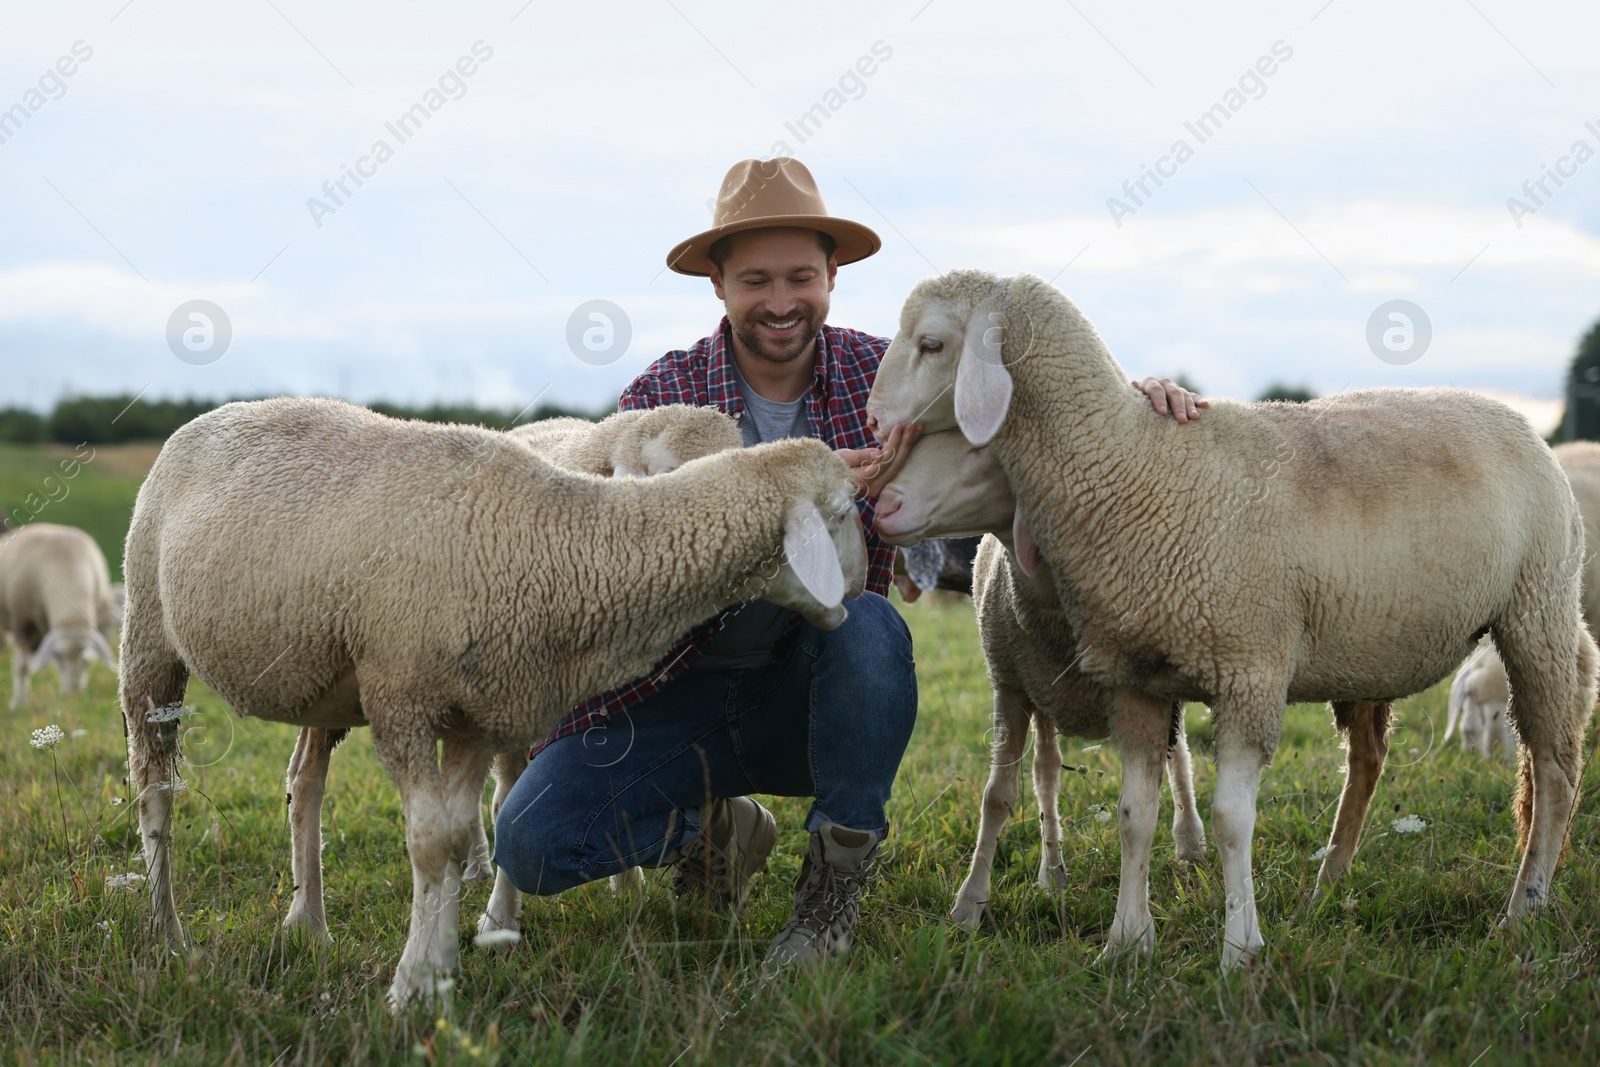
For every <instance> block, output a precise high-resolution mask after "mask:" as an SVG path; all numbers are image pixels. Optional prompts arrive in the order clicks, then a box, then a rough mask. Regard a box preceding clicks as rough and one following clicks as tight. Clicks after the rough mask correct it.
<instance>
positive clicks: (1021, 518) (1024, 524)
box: [1011, 508, 1042, 578]
mask: <svg viewBox="0 0 1600 1067" xmlns="http://www.w3.org/2000/svg"><path fill="white" fill-rule="evenodd" d="M1011 543H1012V544H1013V545H1014V546H1015V547H1016V551H1017V566H1019V567H1021V568H1022V573H1023V574H1026V575H1027V576H1028V577H1029V578H1032V577H1033V576H1034V575H1035V574H1038V573H1039V564H1040V562H1041V561H1042V557H1041V556H1040V555H1039V546H1038V545H1037V544H1036V543H1035V542H1034V540H1033V531H1032V530H1030V529H1028V519H1027V516H1025V515H1024V514H1023V513H1022V509H1021V508H1018V509H1017V515H1016V518H1014V519H1012V520H1011Z"/></svg>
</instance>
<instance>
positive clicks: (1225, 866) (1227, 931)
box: [1212, 706, 1283, 971]
mask: <svg viewBox="0 0 1600 1067" xmlns="http://www.w3.org/2000/svg"><path fill="white" fill-rule="evenodd" d="M1225 715H1226V712H1224V716H1225ZM1277 715H1278V722H1280V723H1281V722H1282V715H1283V709H1282V707H1281V706H1280V707H1279V708H1278V709H1277ZM1248 716H1249V712H1248V711H1244V712H1243V714H1241V716H1240V717H1241V718H1244V719H1246V721H1249V719H1248ZM1217 725H1218V731H1217V795H1216V799H1215V801H1214V802H1213V804H1212V817H1213V819H1214V820H1215V828H1216V839H1217V853H1218V855H1219V856H1221V858H1222V879H1223V886H1224V888H1225V890H1226V892H1227V899H1226V901H1225V902H1224V907H1225V912H1226V915H1225V919H1224V925H1223V940H1222V969H1223V970H1225V971H1226V970H1231V969H1232V968H1234V967H1237V966H1239V964H1241V963H1243V962H1244V961H1245V960H1246V959H1247V958H1249V957H1251V956H1254V955H1255V954H1256V953H1257V952H1258V951H1260V949H1261V946H1262V945H1264V944H1265V943H1266V942H1265V941H1263V940H1262V938H1261V927H1260V924H1259V923H1258V922H1257V921H1256V890H1255V879H1254V877H1253V875H1252V872H1251V869H1250V845H1251V838H1252V837H1253V836H1254V835H1255V826H1256V793H1257V791H1258V790H1259V789H1260V784H1261V768H1262V767H1263V766H1264V765H1265V763H1266V757H1267V753H1268V752H1270V751H1271V749H1270V747H1268V746H1265V745H1263V744H1261V743H1260V742H1258V741H1255V740H1252V739H1251V738H1249V737H1244V736H1238V734H1239V733H1240V731H1236V730H1231V729H1225V727H1228V726H1229V725H1230V723H1229V721H1228V718H1226V717H1219V722H1218V724H1217Z"/></svg>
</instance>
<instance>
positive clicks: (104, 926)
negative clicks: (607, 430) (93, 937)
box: [95, 920, 111, 937]
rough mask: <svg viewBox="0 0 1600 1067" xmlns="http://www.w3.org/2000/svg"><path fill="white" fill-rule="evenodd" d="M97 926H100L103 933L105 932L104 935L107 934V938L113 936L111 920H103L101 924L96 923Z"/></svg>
mask: <svg viewBox="0 0 1600 1067" xmlns="http://www.w3.org/2000/svg"><path fill="white" fill-rule="evenodd" d="M95 925H96V926H98V927H99V928H100V929H101V930H102V931H104V933H105V935H106V936H107V937H110V936H111V923H110V921H109V920H102V921H100V922H97V923H95Z"/></svg>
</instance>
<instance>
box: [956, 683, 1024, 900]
mask: <svg viewBox="0 0 1600 1067" xmlns="http://www.w3.org/2000/svg"><path fill="white" fill-rule="evenodd" d="M1029 719H1030V715H1029V708H1028V701H1027V698H1026V697H1024V696H1023V695H1022V694H1021V693H1019V692H1017V691H1016V690H1014V689H996V690H995V691H994V748H993V750H992V751H991V753H990V757H989V782H988V784H987V785H985V786H984V787H983V810H982V812H981V813H980V814H979V816H978V844H977V847H976V848H974V849H973V852H972V867H971V869H970V870H969V871H968V872H967V878H966V881H964V882H962V883H961V888H960V889H958V890H957V891H956V902H955V906H954V907H952V908H951V909H950V918H952V919H954V920H955V921H956V923H957V924H958V925H960V926H965V927H967V928H968V929H969V930H976V929H977V928H978V923H979V922H980V921H981V920H982V919H983V909H984V906H985V905H986V904H988V903H989V875H990V868H991V867H992V866H993V864H994V852H995V846H996V844H997V843H998V842H999V840H1000V831H1001V830H1002V829H1004V828H1005V825H1006V820H1007V819H1009V818H1010V817H1011V813H1012V812H1013V811H1015V810H1016V804H1017V773H1018V765H1019V764H1020V763H1021V762H1022V753H1023V750H1024V749H1025V748H1026V747H1027V745H1028V721H1029Z"/></svg>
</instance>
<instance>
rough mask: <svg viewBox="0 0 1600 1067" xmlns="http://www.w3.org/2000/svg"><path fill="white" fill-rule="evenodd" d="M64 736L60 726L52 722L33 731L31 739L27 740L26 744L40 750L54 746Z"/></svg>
mask: <svg viewBox="0 0 1600 1067" xmlns="http://www.w3.org/2000/svg"><path fill="white" fill-rule="evenodd" d="M65 736H66V735H65V734H63V733H62V732H61V727H59V726H56V725H55V724H54V723H52V724H51V725H49V726H46V727H44V728H43V729H42V730H35V731H33V737H32V739H31V740H29V742H28V744H30V745H32V746H33V747H34V748H36V749H38V750H39V751H41V752H42V751H44V750H45V749H47V748H55V747H56V746H57V745H59V744H60V743H61V739H62V738H63V737H65Z"/></svg>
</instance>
